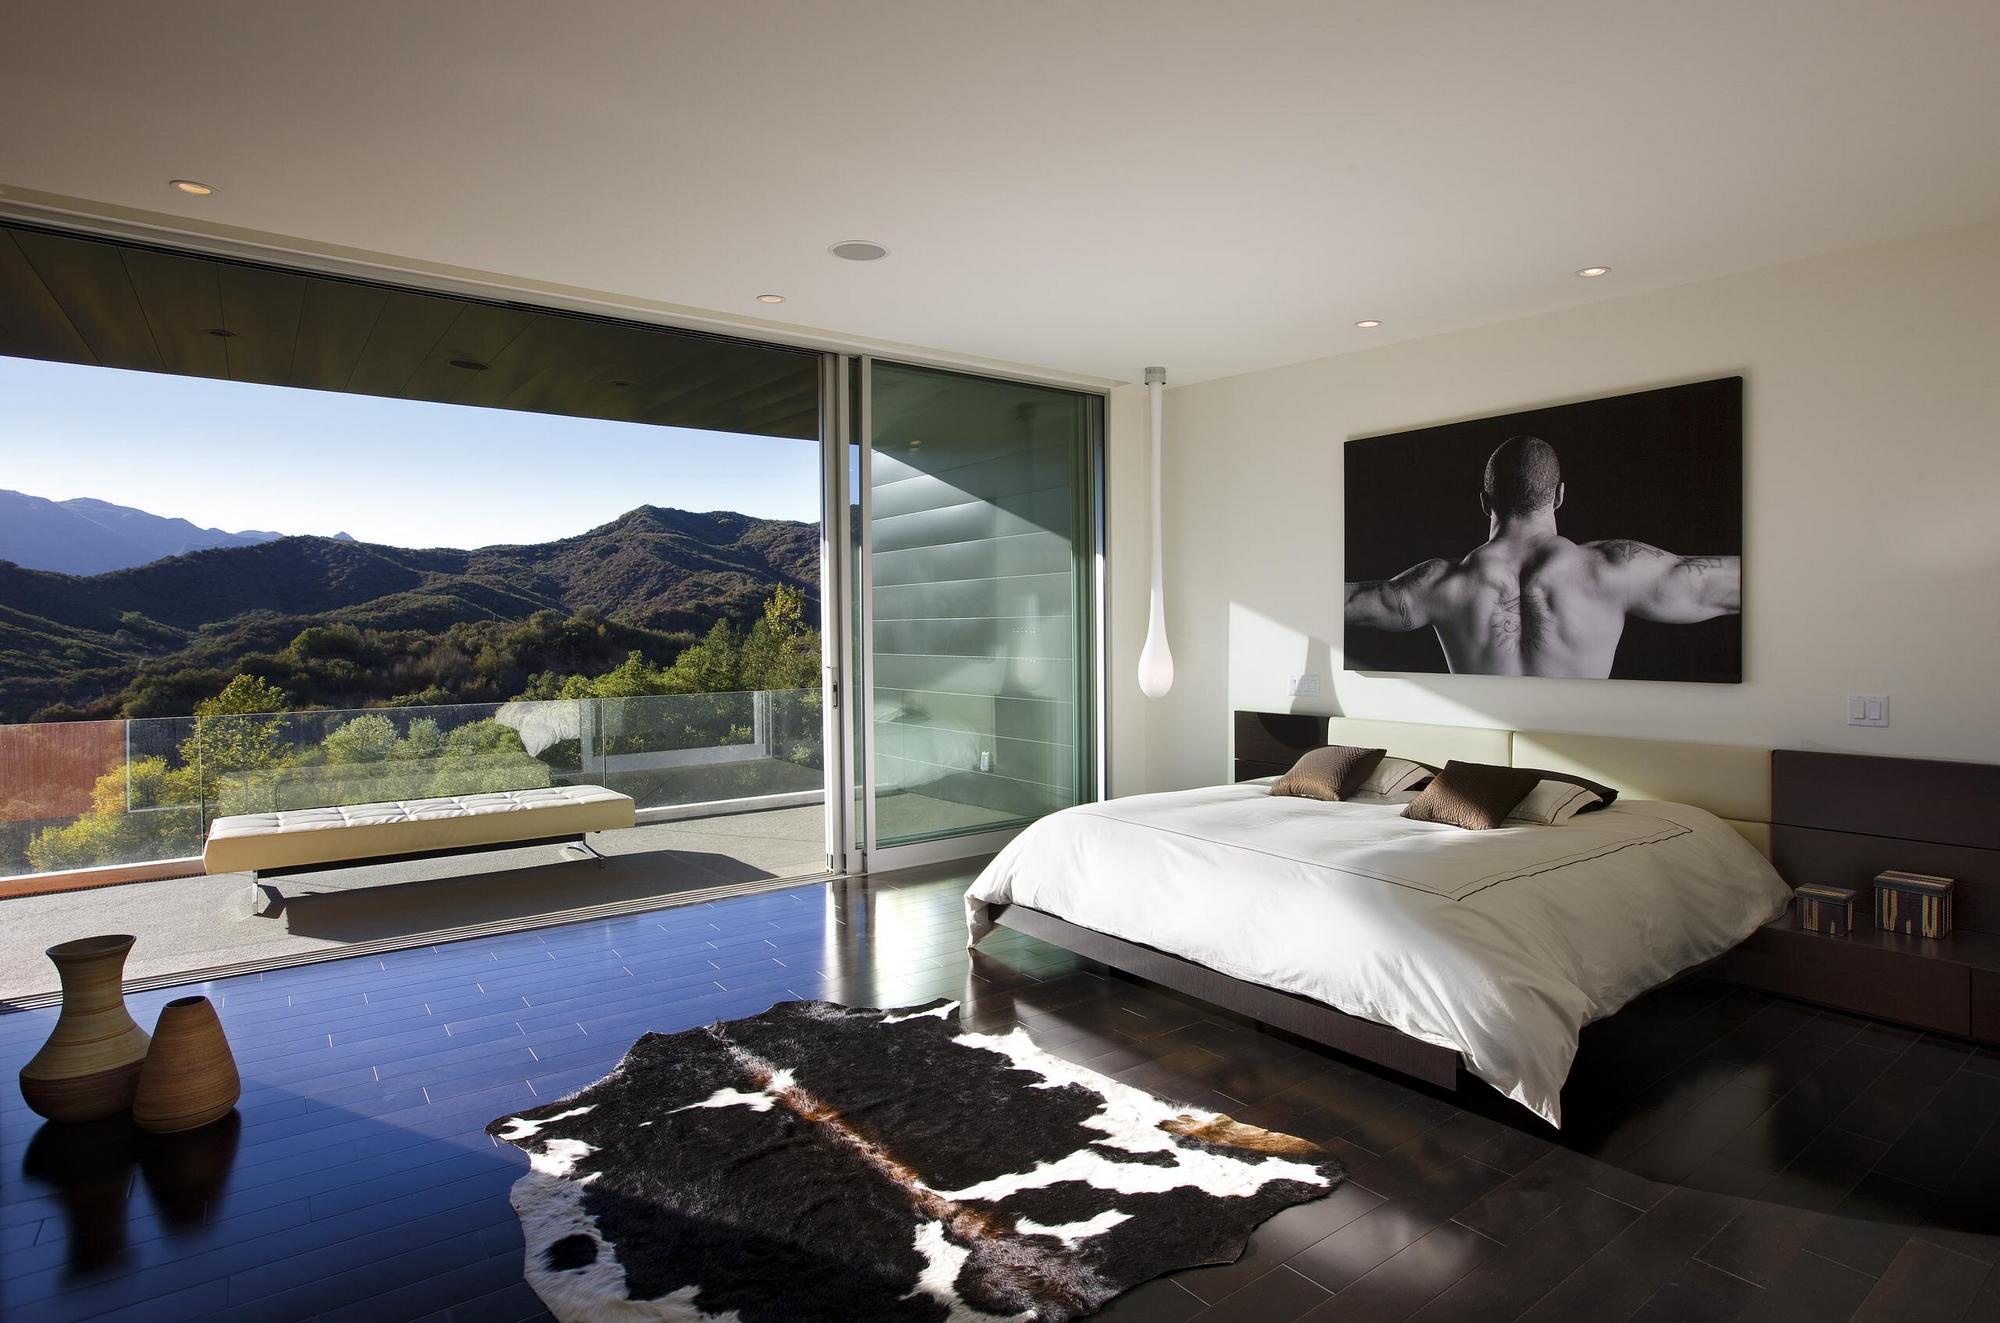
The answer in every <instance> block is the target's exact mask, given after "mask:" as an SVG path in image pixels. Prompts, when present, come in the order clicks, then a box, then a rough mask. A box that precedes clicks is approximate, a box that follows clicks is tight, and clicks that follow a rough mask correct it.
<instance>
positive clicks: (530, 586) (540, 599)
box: [0, 506, 819, 721]
mask: <svg viewBox="0 0 2000 1323" xmlns="http://www.w3.org/2000/svg"><path fill="white" fill-rule="evenodd" d="M0 517H4V516H0ZM818 577H819V529H818V528H817V526H815V525H812V524H804V523H797V522H793V521H790V520H765V519H753V518H750V517H749V516H747V515H741V514H734V513H730V512H727V511H712V512H709V513H706V514H696V513H692V512H690V511H686V510H671V509H662V508H659V507H655V506H640V507H639V508H637V509H635V510H631V511H629V512H627V513H626V514H623V515H621V516H619V517H618V518H617V519H614V520H612V521H611V522H610V523H608V524H604V525H602V526H600V527H598V528H593V529H591V530H589V531H588V532H586V533H582V534H579V535H577V536H575V537H570V538H562V539H559V540H556V541H553V542H541V543H529V544H523V545H519V546H495V547H481V548H479V549H478V550H474V551H459V550H453V549H450V548H433V549H414V550H413V549H410V548H404V547H390V546H383V545H379V544H375V543H369V542H355V541H353V540H351V539H350V540H346V541H342V540H339V539H336V538H324V537H284V538H278V539H276V540H274V541H267V542H260V543H256V544H253V545H249V546H229V547H217V548H211V549H208V550H203V551H196V552H193V553H191V554H188V555H179V556H171V557H168V558H167V559H164V560H155V561H151V562H149V563H147V564H143V565H139V566H135V567H131V568H121V569H117V570H113V571H110V572H108V573H101V574H94V575H74V574H62V573H52V572H49V571H45V570H37V569H29V568H25V567H23V566H21V565H18V564H8V563H5V562H0V721H21V720H25V719H26V718H27V717H28V716H29V715H31V714H33V713H35V712H37V711H39V710H40V709H42V708H44V707H48V706H50V705H53V704H57V703H61V704H66V705H68V707H69V708H70V709H71V710H73V711H83V712H90V713H92V714H102V715H114V714H116V712H118V711H127V712H129V713H130V714H132V715H170V714H175V713H171V712H167V711H162V710H161V704H162V702H165V701H166V700H163V699H160V698H158V697H157V695H158V694H159V693H161V692H163V691H170V692H171V693H173V694H178V693H179V692H180V689H190V688H194V687H199V685H195V684H194V683H193V682H192V681H190V682H189V684H185V685H181V686H180V689H176V688H175V687H174V686H173V685H171V684H167V683H166V680H167V679H171V678H172V677H173V676H175V675H176V674H178V673H189V674H193V673H197V672H198V673H199V677H200V684H203V685H205V684H208V683H209V682H210V681H211V680H212V679H213V677H215V676H218V675H224V676H226V674H227V673H229V672H231V671H232V670H233V669H234V667H235V664H236V663H237V662H239V661H241V660H243V659H244V658H246V657H253V656H257V655H262V656H266V657H269V656H270V655H272V654H275V653H278V652H280V651H281V650H283V649H284V648H285V647H286V646H287V644H288V643H290V642H291V640H293V639H294V638H295V637H296V636H298V635H299V634H300V633H301V632H302V631H305V630H306V629H307V628H308V627H311V626H348V627H352V629H354V630H360V631H370V630H372V631H378V632H379V631H419V632H421V633H422V634H424V635H427V636H428V635H438V636H443V635H445V634H447V633H448V632H449V631H453V630H454V629H456V630H458V631H459V634H460V635H461V636H464V635H465V631H466V627H468V626H469V625H475V624H478V623H479V622H521V621H527V620H528V619H529V618H530V617H533V616H536V614H537V613H540V612H554V613H557V614H558V615H560V616H564V617H573V616H576V615H577V614H578V613H580V612H585V611H586V608H587V609H588V614H590V615H592V616H594V617H596V618H598V619H602V620H604V621H608V622H615V624H616V625H617V626H619V628H620V629H621V630H623V631H624V633H623V634H621V635H620V636H619V639H618V640H617V643H618V645H619V646H625V645H627V644H630V645H631V646H635V647H641V648H642V650H644V651H648V652H655V651H657V650H659V649H660V648H665V647H668V646H669V644H670V640H669V638H668V636H676V637H680V638H682V639H683V640H685V638H686V637H688V636H691V635H693V634H697V633H700V632H701V631H704V630H706V629H707V628H708V627H709V626H710V625H712V624H714V623H715V622H716V621H718V620H724V619H727V620H732V621H735V622H738V623H745V622H748V621H749V620H751V619H753V618H754V617H755V616H756V614H757V612H758V611H759V610H760V609H761V607H762V604H763V602H764V600H765V598H767V597H768V596H769V595H770V593H771V590H772V589H773V588H775V587H776V586H778V585H780V584H784V585H790V586H794V587H798V588H801V589H803V590H804V591H805V592H806V593H807V595H808V596H809V597H813V598H816V597H817V596H818V591H817V584H818ZM635 631H636V633H635ZM491 642H492V640H491V639H490V638H486V637H484V636H482V637H481V638H479V639H476V640H475V639H472V638H470V637H469V636H467V637H457V638H454V639H452V640H449V641H446V640H444V639H443V638H442V637H440V639H438V640H436V641H434V643H435V644H436V646H440V647H450V648H454V649H457V650H459V651H464V650H465V649H466V648H467V647H468V646H472V647H475V648H476V647H480V646H485V645H487V644H490V643H491ZM397 646H398V647H399V648H401V649H402V654H399V655H403V654H408V653H410V652H411V651H412V650H413V649H414V650H417V651H421V647H422V646H423V641H422V640H420V639H418V640H410V639H401V640H398V644H397ZM604 646H605V647H606V648H610V647H611V644H610V643H606V644H604ZM614 651H615V650H614ZM622 655H623V654H622V653H617V654H616V656H613V657H612V660H613V661H614V662H615V660H616V659H617V657H618V656H622ZM421 660H422V659H421V658H419V659H418V662H421ZM411 667H412V670H413V673H414V672H415V671H416V670H423V671H424V676H425V678H426V679H434V677H432V676H431V675H430V669H435V668H430V669H426V668H424V667H423V666H421V665H419V664H417V663H412V664H411ZM371 683H373V684H375V687H374V688H370V687H368V686H369V684H371ZM384 683H391V681H389V680H387V679H384V678H383V677H381V676H362V677H357V679H356V680H355V688H354V689H353V691H352V693H351V695H348V697H351V699H352V700H353V701H355V702H357V703H359V702H361V701H364V700H371V699H380V698H382V697H384V696H385V695H384V694H383V693H382V692H381V689H380V685H381V684H384ZM410 683H411V684H412V685H416V683H417V681H416V680H414V679H413V680H411V682H410ZM140 688H145V689H147V690H148V692H149V693H152V694H154V695H156V697H153V698H149V699H147V701H145V702H137V701H136V700H135V697H134V695H135V694H136V693H137V691H138V689H140ZM209 692H213V689H212V688H211V689H210V690H209ZM397 692H398V691H396V690H394V688H393V685H392V688H391V691H390V692H389V693H388V694H387V695H386V696H387V697H394V696H396V693H397ZM475 696H476V697H479V698H480V699H481V700H482V701H484V700H485V699H486V698H487V697H488V695H487V694H485V693H484V692H481V693H479V694H477V695H474V694H470V693H463V692H461V693H455V694H454V696H453V697H454V701H456V700H457V699H470V698H473V697H475ZM492 696H493V697H503V698H504V697H511V696H512V695H511V694H498V695H492ZM341 698H342V696H341V695H322V696H321V699H320V701H329V702H331V701H336V700H339V699H341ZM174 701H176V702H177V701H178V700H177V699H176V700H174Z"/></svg>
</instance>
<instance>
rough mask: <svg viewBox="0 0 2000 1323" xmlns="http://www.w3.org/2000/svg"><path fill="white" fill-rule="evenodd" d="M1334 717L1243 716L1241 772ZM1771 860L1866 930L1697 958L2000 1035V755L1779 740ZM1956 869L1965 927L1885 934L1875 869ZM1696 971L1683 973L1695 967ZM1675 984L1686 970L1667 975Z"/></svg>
mask: <svg viewBox="0 0 2000 1323" xmlns="http://www.w3.org/2000/svg"><path fill="white" fill-rule="evenodd" d="M1326 732H1327V719H1326V718H1325V717H1324V716H1315V715H1312V714H1308V713H1298V712H1238V713H1236V714H1235V764H1234V768H1235V779H1236V780H1238V781H1248V780H1252V779H1255V778H1257V777H1260V776H1272V775H1276V774H1279V773H1282V772H1285V771H1287V770H1289V769H1290V768H1291V765H1292V764H1293V763H1294V762H1296V761H1297V760H1298V757H1299V755H1300V754H1302V753H1304V752H1306V751H1307V750H1309V749H1315V748H1318V747H1319V746H1320V745H1323V744H1325V743H1326ZM1772 773H1773V775H1772V780H1773V803H1774V810H1773V815H1772V816H1773V817H1774V819H1776V821H1775V822H1774V825H1773V828H1772V835H1773V847H1774V848H1773V855H1774V862H1775V863H1776V864H1777V866H1778V871H1779V872H1780V873H1781V874H1782V875H1783V876H1784V877H1785V879H1786V881H1788V882H1790V883H1792V884H1793V885H1794V886H1796V885H1799V884H1800V883H1803V882H1808V881H1815V880H1817V881H1839V882H1841V883H1842V884H1844V885H1849V886H1856V887H1859V888H1862V895H1861V898H1860V901H1859V904H1858V906H1857V909H1858V910H1859V911H1860V913H1859V914H1857V931H1856V932H1855V933H1854V934H1853V935H1851V936H1850V937H1848V938H1845V939H1828V938H1826V937H1825V936H1824V935H1822V934H1818V933H1801V932H1799V931H1798V930H1797V929H1796V928H1795V927H1793V926H1792V925H1791V916H1790V915H1789V914H1787V915H1785V916H1783V917H1781V918H1780V919H1778V920H1776V921H1775V922H1774V923H1772V924H1771V925H1769V926H1767V927H1765V928H1762V929H1759V930H1758V931H1757V932H1756V933H1753V934H1751V936H1750V937H1749V938H1748V939H1746V940H1745V941H1744V942H1743V944H1742V945H1740V946H1738V947H1736V948H1735V949H1734V950H1733V951H1730V952H1727V953H1725V954H1724V955H1722V956H1720V957H1718V958H1717V959H1716V960H1714V961H1711V962H1709V963H1708V964H1706V965H1703V966H1701V969H1704V970H1712V971H1714V972H1716V973H1719V974H1720V975H1721V976H1722V977H1724V978H1729V979H1732V980H1735V981H1738V982H1743V983H1747V984H1750V985H1751V986H1754V987H1761V988H1765V989H1768V990H1770V991H1773V992H1778V993H1781V994H1783V995H1786V996H1793V997H1798V998H1800V999H1802V1000H1806V1001H1813V1002H1818V1003H1821V1004H1824V1005H1832V1006H1838V1007H1841V1008H1842V1009H1846V1010H1853V1011H1859V1012H1861V1013H1863V1014H1867V1015H1873V1016H1876V1017H1879V1018H1883V1019H1890V1020H1898V1021H1901V1022H1902V1023H1905V1024H1913V1025H1917V1026H1919V1027H1922V1028H1926V1029H1932V1030H1939V1031H1942V1032H1945V1033H1951V1034H1956V1035H1958V1036H1961V1037H1971V1038H1973V1039H1976V1040H1978V1041H1981V1042H1988V1043H1996V1044H2000V812H1996V809H2000V766H1988V765H1985V764H1971V763H1944V762H1928V761H1917V760H1910V759H1897V758H1875V757H1867V756H1863V755H1858V754H1807V753H1795V752H1790V751H1782V750H1781V751H1779V752H1777V753H1775V754H1774V755H1773V757H1772ZM1887 867H1901V868H1913V869H1916V870H1918V871H1923V872H1937V873H1944V874H1947V875H1950V876H1954V877H1956V878H1957V879H1958V881H1959V885H1958V895H1957V897H1956V904H1957V908H1958V923H1959V928H1960V932H1959V933H1958V934H1957V935H1955V936H1954V937H1953V938H1951V939H1948V940H1946V941H1943V942H1936V941H1925V940H1923V939H1921V938H1913V937H1898V936H1895V935H1892V934H1880V933H1876V932H1875V931H1874V930H1873V925H1872V922H1871V921H1870V914H1869V904H1870V902H1869V899H1868V893H1867V891H1866V887H1867V879H1869V878H1872V877H1873V876H1874V874H1875V873H1876V872H1877V871H1879V870H1880V869H1882V868H1887ZM992 918H993V921H994V922H995V923H997V924H999V925H1001V926H1003V927H1007V928H1013V929H1015V930H1017V931H1019V932H1024V933H1027V934H1028V935H1030V936H1032V937H1039V938H1041V939H1042V940H1044V941H1047V942H1052V943H1054V944H1055V945H1057V946H1060V947H1063V948H1065V949H1066V950H1070V951H1074V952H1076V953H1077V954H1079V955H1083V956H1088V957H1090V958H1091V959H1093V960H1098V961H1102V962H1103V963H1104V964H1106V965H1109V966H1110V967H1111V968H1113V969H1116V970H1120V971H1122V972H1124V973H1127V974H1130V975H1133V976H1135V977H1137V978H1142V979H1147V980H1150V981H1151V982H1154V983H1157V984H1159V985H1161V986H1162V987H1166V988H1171V989H1173V990H1174V991H1176V992H1181V993H1185V994H1187V995H1188V996H1191V997H1195V998H1198V999H1200V1000H1202V1001H1205V1002H1209V1003H1211V1004H1213V1005H1216V1006H1220V1007H1223V1008H1224V1009H1226V1010H1230V1011H1234V1012H1236V1013H1237V1014H1239V1015H1244V1016H1247V1017H1249V1018H1250V1019H1252V1020H1255V1021H1258V1022H1260V1023H1262V1024H1265V1025H1269V1026H1270V1027H1272V1028H1274V1029H1279V1030H1283V1031H1285V1032H1287V1033H1292V1034H1296V1035H1298V1036H1299V1037H1301V1038H1306V1039H1309V1040H1311V1041H1313V1042H1315V1043H1319V1044H1321V1045H1323V1046H1326V1047H1330V1048H1334V1049H1335V1050H1337V1051H1341V1052H1346V1053H1349V1054H1351V1055H1353V1056H1356V1057H1360V1058H1361V1059H1363V1060H1365V1061H1371V1062H1374V1063H1375V1064H1377V1065H1380V1066H1385V1067H1387V1068H1388V1069H1390V1070H1394V1071H1398V1072H1401V1073H1402V1074H1404V1075H1409V1076H1413V1077H1415V1078H1417V1079H1420V1080H1424V1081H1426V1082H1428V1083H1431V1084H1436V1085H1440V1086H1443V1087H1445V1088H1452V1087H1454V1086H1456V1085H1457V1084H1458V1083H1459V1082H1460V1081H1461V1079H1462V1078H1469V1075H1467V1073H1466V1072H1465V1071H1464V1068H1463V1064H1462V1063H1461V1062H1460V1060H1459V1055H1458V1053H1457V1052H1455V1051H1453V1050H1452V1049H1450V1048H1448V1047H1438V1046H1437V1045H1435V1044H1433V1043H1424V1042H1419V1041H1418V1040H1417V1039H1414V1038H1411V1037H1410V1036H1409V1035H1407V1034H1404V1033H1401V1032H1399V1031H1398V1030H1395V1029H1391V1028H1389V1027H1388V1026H1387V1025H1382V1024H1377V1023H1375V1022H1374V1021H1373V1020H1364V1019H1361V1018H1360V1017H1358V1016H1353V1015H1349V1014H1347V1013H1346V1012H1344V1011H1339V1010H1335V1009H1334V1008H1333V1007H1331V1006H1328V1005H1326V1004H1325V1003H1324V1002H1319V1001H1314V1000H1313V999H1312V998H1310V997H1301V996H1298V995H1297V994H1294V993H1289V992H1281V991H1279V990H1277V989H1275V988H1268V987H1265V986H1263V985H1262V984H1258V983H1248V982H1245V981H1244V980H1242V979H1237V978H1231V977H1230V976H1229V975H1227V974H1222V973H1218V972H1217V971H1216V970H1213V969H1210V968H1209V967H1207V966H1206V965H1201V964H1197V963H1195V962H1194V961H1192V960H1186V959H1183V958H1182V957H1180V956H1175V955H1169V954H1168V953H1166V952H1164V951H1158V950H1155V949H1154V948H1152V947H1150V946H1143V945H1140V944H1139V943H1137V942H1128V941H1126V940H1124V939H1122V938H1118V937H1112V936H1110V935H1108V934H1106V933H1101V932H1098V931H1096V930H1095V929H1092V928H1085V927H1082V926H1080V925H1078V924H1074V923H1070V922H1069V921H1068V920H1066V919H1060V918H1057V917H1056V916H1055V915H1053V914H1049V913H1047V912H1045V911H1043V910H1037V909H1032V908H1030V907H1028V906H1026V905H1006V906H996V907H995V909H994V912H993V915H992ZM1694 972H1696V971H1694V970H1688V971H1684V972H1683V973H1682V974H1681V975H1679V976H1678V977H1680V978H1685V977H1687V976H1688V975H1689V974H1692V973H1694ZM1670 981H1675V980H1670Z"/></svg>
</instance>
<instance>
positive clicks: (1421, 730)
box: [1326, 717, 1514, 767]
mask: <svg viewBox="0 0 2000 1323" xmlns="http://www.w3.org/2000/svg"><path fill="white" fill-rule="evenodd" d="M1326 742H1327V743H1328V744H1355V745H1359V746H1360V747H1362V748H1364V749H1387V750H1388V751H1389V752H1390V753H1391V754H1392V755H1394V756H1395V757H1398V758H1410V759H1414V760H1415V761H1417V762H1420V763H1434V764H1436V765H1437V766H1439V767H1442V766H1444V765H1445V764H1446V763H1448V762H1450V761H1451V760H1452V759H1454V758H1456V759H1458V760H1459V761H1460V762H1463V763H1497V764H1499V765H1500V766H1503V767H1505V766H1507V765H1509V764H1510V763H1511V761H1512V759H1511V757H1510V750H1511V749H1512V747H1513V742H1514V732H1513V731H1511V730H1492V729H1488V728H1486V727H1483V726H1427V725H1424V724H1422V723H1421V722H1415V721H1376V720H1373V719H1371V718H1368V717H1328V718H1327V720H1326Z"/></svg>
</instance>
